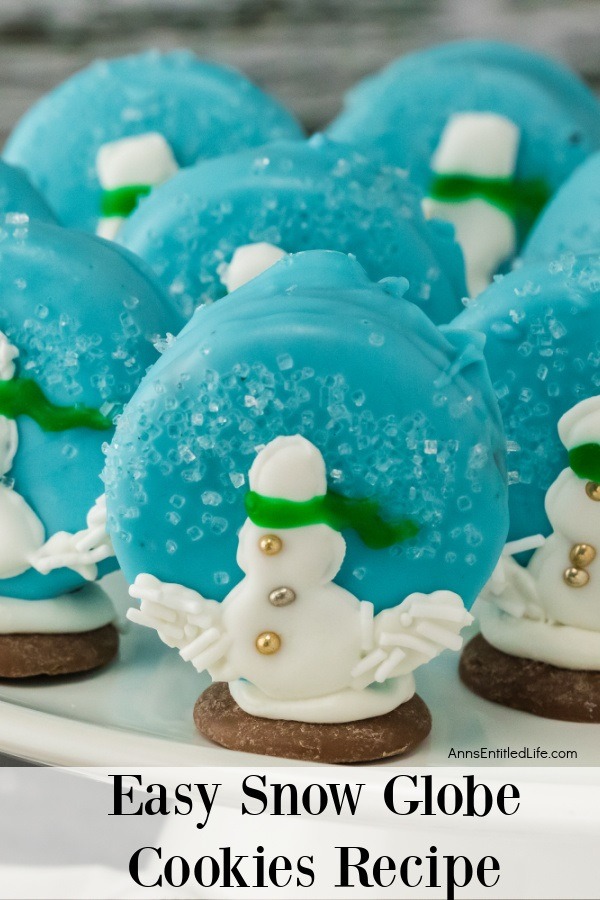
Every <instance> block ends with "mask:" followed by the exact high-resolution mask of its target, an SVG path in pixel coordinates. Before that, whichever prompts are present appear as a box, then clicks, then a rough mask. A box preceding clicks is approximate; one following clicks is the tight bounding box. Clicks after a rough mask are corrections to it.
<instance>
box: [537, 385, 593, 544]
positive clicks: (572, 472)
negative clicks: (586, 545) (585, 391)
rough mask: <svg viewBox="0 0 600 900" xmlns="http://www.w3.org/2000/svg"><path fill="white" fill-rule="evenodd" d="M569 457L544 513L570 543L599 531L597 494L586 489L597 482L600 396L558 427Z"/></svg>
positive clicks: (568, 415)
mask: <svg viewBox="0 0 600 900" xmlns="http://www.w3.org/2000/svg"><path fill="white" fill-rule="evenodd" d="M558 433H559V435H560V439H561V441H562V442H563V444H564V445H565V448H566V449H567V451H568V453H569V468H568V469H565V470H564V471H563V472H562V473H561V474H560V475H559V477H558V478H557V479H556V481H555V482H554V484H553V485H551V487H550V489H549V490H548V493H547V494H546V513H547V515H548V518H549V519H550V522H551V524H552V526H553V528H554V530H555V531H560V532H561V534H563V535H565V537H568V538H569V539H572V540H574V541H577V540H582V534H583V535H587V536H588V537H589V538H590V539H591V538H592V536H593V535H594V533H595V532H598V531H599V529H600V502H599V501H598V500H596V499H595V498H596V497H597V496H599V493H598V492H597V491H595V490H593V489H592V488H591V487H589V488H588V485H593V484H595V483H598V482H599V481H600V396H598V397H590V398H589V399H587V400H582V401H581V403H578V404H577V405H576V406H574V407H573V408H572V409H570V410H569V411H568V412H566V413H565V414H564V416H563V417H562V418H561V419H560V421H559V423H558Z"/></svg>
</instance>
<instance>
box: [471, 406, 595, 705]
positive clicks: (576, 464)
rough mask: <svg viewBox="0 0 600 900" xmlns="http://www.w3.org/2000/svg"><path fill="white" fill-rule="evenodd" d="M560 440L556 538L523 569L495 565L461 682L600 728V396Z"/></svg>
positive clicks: (565, 423) (553, 508) (549, 508)
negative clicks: (563, 460)
mask: <svg viewBox="0 0 600 900" xmlns="http://www.w3.org/2000/svg"><path fill="white" fill-rule="evenodd" d="M558 432H559V435H560V438H561V441H562V443H563V444H564V447H565V449H566V450H567V451H568V459H569V465H568V466H567V468H565V469H563V471H562V472H561V473H560V475H559V476H558V478H557V479H556V481H555V482H554V483H553V484H552V485H551V486H550V489H549V490H548V493H547V494H546V513H547V515H548V519H549V520H550V525H551V527H552V533H551V534H550V536H549V537H547V538H545V539H544V538H541V537H540V539H539V541H536V543H537V544H538V547H537V549H536V550H535V552H534V554H533V556H532V557H531V559H530V561H529V563H528V565H527V566H526V567H525V568H523V567H521V566H520V565H519V564H518V563H517V562H516V561H515V560H514V559H513V558H512V556H511V555H509V554H505V555H503V557H502V558H501V561H500V563H499V564H498V567H497V569H496V570H495V572H494V575H493V577H492V578H491V579H490V581H489V583H488V584H487V585H486V587H485V589H484V591H483V592H482V594H481V596H480V598H479V600H478V601H477V614H478V618H479V621H480V625H481V634H480V635H479V636H478V637H476V638H474V639H473V640H472V641H471V642H470V643H469V644H468V645H467V647H466V648H465V650H464V652H463V654H462V657H461V664H460V674H461V678H462V680H463V681H464V682H465V684H466V685H467V686H468V687H470V688H471V690H473V691H474V692H475V693H476V694H479V695H480V696H482V697H485V698H486V699H487V700H492V701H494V702H496V703H501V704H503V705H505V706H510V707H513V708H515V709H520V710H524V711H526V712H530V713H534V714H535V715H539V716H545V717H548V718H552V719H564V720H567V721H571V722H600V580H599V576H600V570H599V566H600V562H598V560H597V556H598V550H599V549H600V547H599V545H598V538H597V535H598V528H599V525H600V505H599V504H600V396H596V397H590V398H589V399H587V400H582V401H581V402H580V403H577V404H576V405H575V406H574V407H573V408H572V409H570V410H569V411H568V412H567V413H565V415H564V416H563V417H562V418H561V419H560V421H559V423H558ZM510 549H512V550H514V549H515V548H510Z"/></svg>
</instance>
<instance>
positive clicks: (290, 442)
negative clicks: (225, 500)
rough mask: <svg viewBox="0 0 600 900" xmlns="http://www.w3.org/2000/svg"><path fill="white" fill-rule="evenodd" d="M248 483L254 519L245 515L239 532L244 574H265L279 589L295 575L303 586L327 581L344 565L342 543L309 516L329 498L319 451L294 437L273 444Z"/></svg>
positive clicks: (255, 465)
mask: <svg viewBox="0 0 600 900" xmlns="http://www.w3.org/2000/svg"><path fill="white" fill-rule="evenodd" d="M249 481H250V490H251V496H252V498H253V500H254V504H253V508H254V510H255V513H253V512H252V511H249V512H250V517H249V519H248V520H247V521H246V523H245V524H244V526H243V528H242V529H241V531H240V536H239V546H238V553H237V562H238V565H239V567H240V568H241V569H242V571H243V572H246V573H248V574H250V573H251V574H258V573H260V572H261V571H266V572H268V577H269V579H275V580H279V581H281V583H282V584H285V583H287V582H286V580H285V579H286V577H287V579H288V580H289V577H290V575H292V574H293V573H298V575H299V576H300V575H301V577H302V579H303V581H304V582H305V583H306V582H307V581H310V582H312V583H314V584H325V583H326V582H329V581H331V580H332V579H333V578H334V577H335V575H336V574H337V573H338V571H339V569H340V567H341V565H342V562H343V560H344V554H345V552H346V542H345V541H344V539H343V537H342V535H341V534H339V532H337V531H335V530H334V529H333V528H330V527H329V525H326V524H321V523H314V517H313V518H311V515H310V514H311V511H312V509H313V504H314V503H315V502H316V503H318V502H319V499H320V498H323V497H324V496H325V494H326V493H327V479H326V474H325V462H324V460H323V457H322V456H321V453H320V452H319V450H318V449H317V448H316V447H315V446H314V444H311V442H310V441H307V440H306V438H303V437H301V435H298V434H297V435H292V436H289V437H278V438H275V440H273V441H271V442H270V443H269V444H267V446H266V447H265V448H264V449H263V450H261V451H260V453H259V454H258V456H257V457H256V459H255V461H254V463H253V465H252V467H251V469H250V472H249ZM290 515H293V519H292V518H290ZM304 515H306V521H307V524H305V525H304V524H302V522H301V520H302V517H303V516H304ZM266 522H268V524H264V523H266ZM290 524H292V525H293V527H290ZM268 538H271V539H273V538H274V539H275V541H274V544H275V546H276V547H279V550H278V551H277V552H275V553H273V552H265V549H264V547H265V541H266V540H267V539H268ZM267 560H268V566H265V563H266V561H267ZM259 562H260V565H259Z"/></svg>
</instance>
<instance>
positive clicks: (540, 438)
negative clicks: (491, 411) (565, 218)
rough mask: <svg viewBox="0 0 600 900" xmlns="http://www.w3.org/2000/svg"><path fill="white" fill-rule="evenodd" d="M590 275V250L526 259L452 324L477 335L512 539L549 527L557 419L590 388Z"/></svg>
mask: <svg viewBox="0 0 600 900" xmlns="http://www.w3.org/2000/svg"><path fill="white" fill-rule="evenodd" d="M599 279H600V256H599V255H598V254H597V253H596V254H590V255H583V256H578V257H575V256H574V255H572V254H571V255H569V256H565V257H564V258H563V259H561V260H558V261H554V262H550V263H548V262H543V263H535V264H531V265H526V266H523V267H522V268H520V269H518V270H517V271H515V272H512V273H511V274H510V275H505V276H504V277H503V278H501V279H499V280H498V281H497V282H496V283H495V284H494V285H492V286H491V287H490V288H489V289H488V290H487V291H485V292H484V293H483V294H482V295H481V296H480V297H478V298H477V299H476V300H475V301H473V302H472V304H471V305H470V306H469V308H468V309H466V310H465V311H464V312H463V313H462V314H461V315H460V316H458V318H457V319H456V320H455V321H454V322H453V323H452V327H456V328H459V329H463V328H467V329H471V330H474V331H480V332H482V333H483V334H485V336H486V344H485V350H484V353H485V359H486V362H487V365H488V368H489V372H490V376H491V379H492V382H493V386H494V391H495V393H496V396H497V398H498V402H499V404H500V411H501V413H502V418H503V421H504V427H505V430H506V437H507V450H508V456H507V459H508V473H509V501H510V538H511V539H513V540H517V539H520V538H523V537H526V536H529V535H534V534H538V533H542V534H544V535H547V534H549V532H550V530H551V529H550V525H549V522H548V518H547V516H546V512H545V508H544V499H545V495H546V491H547V490H548V488H549V487H550V485H551V484H552V483H553V481H554V480H555V479H556V478H557V476H558V474H559V472H561V471H562V469H564V468H565V467H566V466H567V465H568V457H567V451H566V450H565V448H564V446H563V444H562V443H561V441H560V438H559V435H558V431H557V423H558V420H559V419H560V417H561V416H562V415H563V414H564V413H566V412H567V410H569V409H570V408H571V407H573V406H574V405H575V404H576V403H578V402H579V401H580V400H584V399H586V398H587V397H592V396H595V395H597V394H598V393H600V344H599V342H598V334H599V333H600V305H599V303H598V284H599Z"/></svg>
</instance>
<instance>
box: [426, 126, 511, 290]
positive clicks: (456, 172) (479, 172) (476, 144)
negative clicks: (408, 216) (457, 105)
mask: <svg viewBox="0 0 600 900" xmlns="http://www.w3.org/2000/svg"><path fill="white" fill-rule="evenodd" d="M519 141H520V131H519V129H518V127H517V126H516V125H515V123H514V122H512V121H511V120H510V119H507V118H505V117H504V116H500V115H497V114H496V113H490V112H465V113H457V114H456V115H453V116H451V118H450V119H449V121H448V124H447V125H446V127H445V128H444V130H443V132H442V135H441V137H440V141H439V144H438V146H437V148H436V150H435V153H434V155H433V157H432V160H431V168H432V170H433V172H435V173H436V174H437V175H441V176H450V177H456V178H464V179H465V182H466V181H467V180H468V181H469V182H470V183H471V184H472V185H473V186H476V184H477V182H479V183H480V184H484V183H485V182H486V181H487V182H490V181H491V180H494V181H499V180H506V181H510V180H511V179H512V178H513V177H514V174H515V169H516V164H517V153H518V150H519ZM423 209H424V212H425V215H426V216H427V217H428V218H431V219H443V220H444V221H446V222H451V223H452V224H453V225H454V228H455V232H456V239H457V241H458V243H459V244H460V246H461V247H462V250H463V253H464V257H465V268H466V276H467V287H468V290H469V294H470V296H471V297H476V296H477V294H479V293H481V291H483V290H484V289H485V288H486V287H487V286H488V285H489V284H490V282H491V280H492V277H493V276H494V274H495V273H496V272H497V271H498V268H499V266H500V265H501V264H502V263H503V262H504V261H505V260H506V259H509V258H510V257H511V256H512V255H513V254H514V252H515V250H516V246H517V234H516V229H515V223H514V221H513V219H512V217H511V216H510V215H509V214H508V212H506V211H505V210H504V209H502V208H501V207H500V206H498V205H497V204H495V203H490V202H489V200H487V199H484V197H483V196H480V195H478V194H477V191H476V190H473V191H469V190H467V191H466V195H465V196H464V197H457V198H452V199H445V198H444V199H441V198H439V197H435V196H434V197H426V198H425V200H424V201H423Z"/></svg>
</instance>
